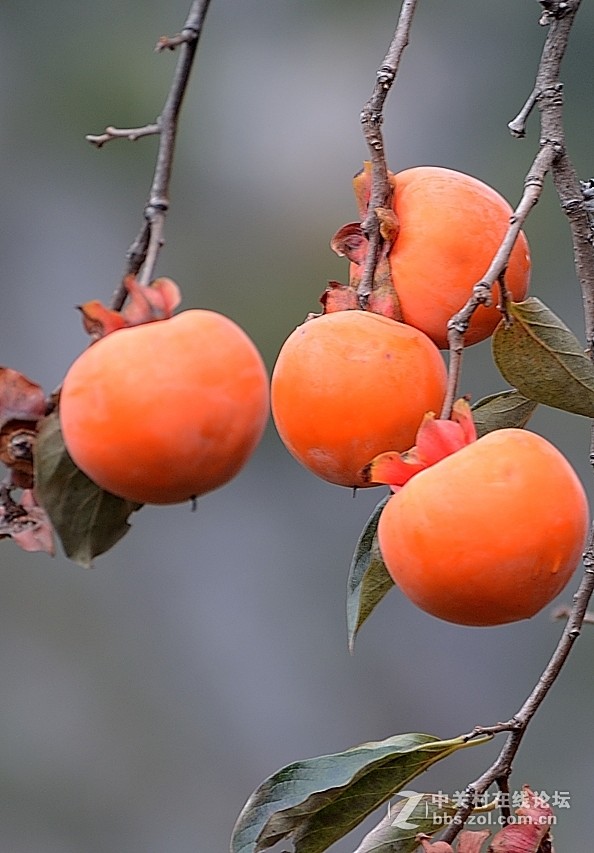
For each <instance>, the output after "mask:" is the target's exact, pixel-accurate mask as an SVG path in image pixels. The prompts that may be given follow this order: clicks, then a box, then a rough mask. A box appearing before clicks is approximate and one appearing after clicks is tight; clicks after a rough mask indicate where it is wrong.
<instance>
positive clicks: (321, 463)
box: [271, 310, 446, 487]
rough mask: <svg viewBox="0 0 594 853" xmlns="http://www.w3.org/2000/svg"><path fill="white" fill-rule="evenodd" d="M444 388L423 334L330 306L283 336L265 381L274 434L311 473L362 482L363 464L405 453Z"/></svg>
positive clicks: (435, 353)
mask: <svg viewBox="0 0 594 853" xmlns="http://www.w3.org/2000/svg"><path fill="white" fill-rule="evenodd" d="M445 388H446V369H445V364H444V361H443V358H442V356H441V353H440V352H439V350H438V349H437V347H436V346H435V345H434V344H433V343H432V342H431V341H430V340H429V338H428V337H427V336H426V335H424V334H423V333H422V332H419V331H418V330H417V329H414V328H412V326H406V325H404V324H402V323H398V322H396V321H395V320H390V319H388V318H387V317H383V316H381V315H379V314H373V313H370V312H365V311H360V310H349V311H337V312H335V313H330V314H324V315H322V316H320V317H316V318H314V319H311V320H308V321H307V322H305V323H303V325H301V326H299V327H298V328H297V329H295V331H293V332H292V334H291V335H290V336H289V337H288V338H287V340H286V341H285V343H284V345H283V346H282V348H281V350H280V353H279V355H278V358H277V361H276V364H275V367H274V370H273V373H272V380H271V405H272V414H273V418H274V422H275V424H276V428H277V431H278V433H279V435H280V437H281V439H282V441H283V442H284V444H285V446H286V447H287V449H288V450H289V452H290V453H291V454H292V455H293V456H294V457H295V458H296V459H297V460H298V461H299V462H300V463H301V464H302V465H304V466H305V467H306V468H307V469H309V470H310V471H312V472H313V473H314V474H316V475H317V476H318V477H321V478H322V479H324V480H327V481H328V482H330V483H335V484H336V485H341V486H350V487H358V486H364V485H369V484H368V483H365V482H364V481H363V480H362V478H361V476H360V474H359V471H360V469H361V467H362V466H363V465H364V463H365V462H367V461H369V459H370V458H371V457H372V456H374V455H376V454H378V453H381V452H382V451H384V450H387V449H391V448H393V447H395V448H397V449H400V450H405V449H407V448H408V447H410V446H411V445H412V444H413V443H414V438H415V435H416V432H417V429H418V427H419V424H420V422H421V420H422V418H423V415H424V413H425V412H426V411H427V410H428V409H433V410H435V411H439V410H440V408H441V405H442V402H443V399H444V395H445Z"/></svg>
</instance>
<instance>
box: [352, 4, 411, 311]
mask: <svg viewBox="0 0 594 853" xmlns="http://www.w3.org/2000/svg"><path fill="white" fill-rule="evenodd" d="M417 3H418V0H402V6H401V9H400V15H399V18H398V23H397V25H396V30H395V32H394V36H393V38H392V42H391V44H390V47H389V49H388V52H387V54H386V56H385V57H384V61H383V62H382V64H381V65H380V67H379V68H378V70H377V73H376V81H375V86H374V88H373V92H372V94H371V97H370V99H369V100H368V101H367V103H366V104H365V106H364V107H363V109H362V111H361V125H362V127H363V136H364V137H365V142H366V143H367V147H368V149H369V159H370V161H371V195H370V198H369V206H368V211H367V216H366V217H365V219H364V221H363V223H362V228H363V232H364V234H365V236H366V237H367V239H368V240H369V248H368V250H367V257H366V259H365V268H364V270H363V275H362V276H361V281H360V282H359V286H358V288H357V295H358V298H359V304H360V306H361V308H365V307H366V306H367V302H368V300H369V297H370V295H371V291H372V290H373V279H374V275H375V269H376V267H377V263H378V259H379V256H380V252H381V248H382V243H383V239H382V236H381V234H380V222H379V219H378V217H377V214H376V210H377V208H378V207H389V206H390V193H391V189H390V184H389V181H388V167H387V164H386V155H385V151H384V139H383V135H382V131H381V126H382V122H383V120H384V116H383V109H384V104H385V101H386V98H387V96H388V92H389V91H390V89H391V88H392V85H393V83H394V80H395V79H396V74H397V72H398V68H399V66H400V60H401V58H402V54H403V52H404V48H405V47H406V46H407V44H408V40H409V34H410V28H411V25H412V19H413V15H414V13H415V9H416V6H417Z"/></svg>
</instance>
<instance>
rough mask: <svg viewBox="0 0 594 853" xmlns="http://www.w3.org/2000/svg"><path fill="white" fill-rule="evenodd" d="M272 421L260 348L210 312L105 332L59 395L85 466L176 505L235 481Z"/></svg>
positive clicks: (70, 444) (106, 481) (114, 485)
mask: <svg viewBox="0 0 594 853" xmlns="http://www.w3.org/2000/svg"><path fill="white" fill-rule="evenodd" d="M267 418H268V378H267V373H266V369H265V367H264V364H263V361H262V358H261V356H260V354H259V352H258V350H257V349H256V347H255V345H254V344H253V342H252V341H251V339H250V338H249V337H248V336H247V334H246V333H245V332H244V331H243V330H242V329H241V328H240V327H239V326H238V325H236V323H234V322H233V321H232V320H230V319H229V318H228V317H224V316H223V315H221V314H218V313H216V312H214V311H206V310H189V311H183V312H181V313H180V314H178V315H176V316H174V317H172V318H170V319H165V320H158V321H156V322H152V323H146V324H143V325H138V326H134V327H130V328H123V329H119V330H117V331H114V332H112V333H111V334H108V335H107V336H106V337H104V338H101V340H99V341H97V342H96V343H94V344H92V346H90V347H89V348H88V349H87V350H85V351H84V352H83V353H82V354H81V355H80V356H79V357H78V358H77V359H76V361H75V362H74V363H73V364H72V366H71V367H70V369H69V371H68V373H67V374H66V377H65V379H64V384H63V387H62V392H61V395H60V421H61V427H62V432H63V437H64V443H65V445H66V448H67V450H68V452H69V453H70V455H71V456H72V458H73V460H74V462H75V463H76V465H77V466H78V467H79V468H80V469H81V470H82V471H84V473H85V474H87V475H88V476H89V477H90V478H91V479H92V480H94V481H95V482H96V483H97V484H98V485H99V486H100V487H102V488H103V489H105V490H107V491H109V492H112V493H113V494H116V495H119V496H120V497H123V498H127V499H129V500H133V501H138V502H140V503H155V504H167V503H177V502H179V501H184V500H187V499H189V498H193V497H197V496H199V495H202V494H204V493H205V492H210V491H212V490H213V489H216V488H218V487H219V486H222V485H223V484H225V483H227V482H228V481H229V480H231V479H232V477H234V476H235V475H236V474H237V473H238V471H239V470H240V468H241V467H242V466H243V465H244V463H245V462H246V461H247V459H248V457H249V456H250V455H251V453H252V451H253V450H254V448H255V447H256V445H257V443H258V442H259V440H260V438H261V436H262V433H263V431H264V427H265V424H266V421H267Z"/></svg>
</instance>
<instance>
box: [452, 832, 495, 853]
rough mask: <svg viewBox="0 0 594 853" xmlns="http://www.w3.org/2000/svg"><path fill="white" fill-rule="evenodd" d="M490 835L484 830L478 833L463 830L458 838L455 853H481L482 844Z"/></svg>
mask: <svg viewBox="0 0 594 853" xmlns="http://www.w3.org/2000/svg"><path fill="white" fill-rule="evenodd" d="M490 834H491V833H490V832H489V831H488V830H486V829H482V830H480V831H479V832H475V831H474V830H471V829H463V830H462V832H461V833H460V835H459V836H458V848H457V851H456V853H481V849H482V846H483V842H484V841H486V840H487V838H488V837H489V835H490Z"/></svg>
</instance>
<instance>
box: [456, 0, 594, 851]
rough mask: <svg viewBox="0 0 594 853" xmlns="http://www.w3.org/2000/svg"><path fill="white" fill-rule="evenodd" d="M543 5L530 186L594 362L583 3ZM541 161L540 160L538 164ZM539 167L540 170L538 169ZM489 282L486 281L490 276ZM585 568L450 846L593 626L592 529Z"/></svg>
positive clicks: (502, 775)
mask: <svg viewBox="0 0 594 853" xmlns="http://www.w3.org/2000/svg"><path fill="white" fill-rule="evenodd" d="M543 5H545V9H546V12H545V14H546V23H549V22H550V21H551V20H552V23H551V28H550V30H549V33H548V35H547V39H546V41H545V45H544V47H543V52H542V56H541V61H540V64H539V69H538V74H537V80H536V86H535V93H536V94H534V93H533V95H534V98H535V103H536V104H537V105H538V108H539V110H540V113H541V134H540V135H541V139H542V142H541V149H540V151H539V154H538V156H537V158H536V159H535V161H534V164H533V168H532V170H531V173H534V180H533V181H531V183H532V185H533V186H534V187H535V192H537V193H538V194H540V189H539V187H540V186H541V185H542V177H544V174H546V172H547V171H548V170H549V169H550V170H551V172H552V176H553V181H554V183H555V187H556V189H557V193H558V195H559V199H560V202H561V206H562V207H563V209H564V211H565V213H566V214H567V216H568V219H569V223H570V228H571V232H572V238H573V246H574V258H575V265H576V270H577V273H578V277H579V279H580V284H581V287H582V294H583V300H584V311H585V316H586V329H587V336H588V343H589V346H590V354H591V357H594V356H593V355H592V348H593V347H592V344H593V334H594V332H593V330H594V245H593V244H592V239H591V238H592V232H591V226H590V220H589V211H588V201H587V199H586V198H584V192H583V190H584V186H583V185H582V184H580V182H579V180H578V178H577V175H576V173H575V170H574V168H573V165H572V164H571V162H570V160H569V158H568V156H567V153H566V149H565V138H564V129H563V114H562V111H563V101H562V94H561V93H562V86H561V84H560V83H559V70H560V66H561V61H562V59H563V56H564V53H565V50H566V48H567V43H568V38H569V32H570V30H571V27H572V25H573V22H574V19H575V15H576V13H577V10H578V8H579V5H580V0H573V2H572V0H567V2H557V0H546V4H545V3H543ZM542 20H543V19H541V21H542ZM532 97H533V96H531V98H532ZM539 158H541V159H540V162H539ZM537 164H538V165H539V168H536V166H537ZM529 177H530V176H529ZM526 183H527V187H526V190H528V189H529V181H528V179H527V181H526ZM526 195H527V194H526V191H525V193H524V196H523V197H522V202H520V206H519V207H522V206H523V203H524V201H526V206H527V207H528V208H529V207H531V206H532V205H531V204H530V197H526ZM532 203H534V202H532ZM526 213H527V210H526ZM513 224H514V223H512V225H513ZM507 236H510V232H508V235H507ZM507 236H506V240H507ZM504 243H505V240H504ZM498 255H501V257H500V259H499V260H500V261H502V260H503V255H504V252H503V244H502V248H501V250H500V252H498ZM494 266H496V259H494V261H493V264H492V265H491V270H492V269H493V267H494ZM485 278H486V279H487V276H485ZM463 310H464V309H463ZM469 310H470V309H469ZM591 457H592V458H594V431H593V433H592V453H591ZM584 569H585V570H584V574H583V576H582V579H581V582H580V585H579V587H578V590H577V592H576V594H575V596H574V599H573V604H572V606H571V608H570V609H569V611H568V612H567V623H566V625H565V628H564V631H563V634H562V636H561V638H560V639H559V642H558V644H557V646H556V648H555V651H554V652H553V654H552V656H551V658H550V660H549V662H548V663H547V665H546V666H545V668H544V670H543V672H542V674H541V676H540V678H539V680H538V682H537V683H536V685H535V686H534V688H533V689H532V691H531V692H530V694H529V696H528V697H527V699H526V701H525V702H524V704H523V705H522V706H521V708H520V709H519V710H518V712H517V713H516V714H515V715H514V717H513V719H512V720H511V721H510V723H507V724H501V723H498V724H497V725H496V726H492V727H490V728H487V729H484V728H483V727H477V728H476V729H475V730H474V731H473V732H472V733H471V735H470V736H471V737H472V736H475V733H476V734H480V733H482V732H485V731H486V732H490V733H497V732H499V731H508V732H509V734H508V737H507V739H506V741H505V744H504V746H503V748H502V750H501V752H500V753H499V755H498V756H497V758H496V759H495V761H494V762H493V764H492V765H491V766H490V767H489V768H488V769H487V770H486V771H485V772H484V773H483V774H482V775H481V776H479V777H478V778H477V779H476V780H475V781H474V782H472V783H471V784H470V785H469V786H468V787H467V788H466V791H465V797H464V804H463V807H462V808H460V809H459V811H458V812H457V814H456V817H455V819H454V821H453V822H452V824H451V825H450V826H449V827H448V828H447V829H446V831H445V833H444V834H443V836H442V838H443V840H444V841H448V842H451V841H453V839H454V838H455V837H456V835H457V834H458V832H459V831H460V829H461V828H462V826H463V825H464V822H465V821H466V819H467V817H468V815H469V814H470V811H471V809H472V803H473V801H474V798H475V797H476V795H477V794H482V793H484V792H485V791H486V790H487V789H488V787H489V786H490V785H492V784H493V783H495V782H497V783H501V781H502V780H507V778H508V777H509V775H510V773H511V770H512V763H513V761H514V759H515V756H516V754H517V751H518V749H519V746H520V743H521V741H522V738H523V736H524V733H525V731H526V729H527V727H528V725H529V723H530V721H531V720H532V719H533V717H534V715H535V714H536V712H537V710H538V708H539V707H540V705H541V704H542V702H543V701H544V699H545V698H546V696H547V694H548V692H549V691H550V689H551V687H552V686H553V684H554V683H555V681H556V679H557V677H558V675H559V673H560V672H561V669H562V667H563V666H564V664H565V662H566V661H567V658H568V656H569V654H570V652H571V649H572V648H573V645H574V643H575V641H576V639H577V638H578V637H579V635H580V633H581V628H582V625H583V624H584V622H585V621H586V620H587V621H590V619H591V618H592V615H591V614H589V613H588V609H587V608H588V603H589V601H590V598H591V597H592V593H593V591H594V527H593V528H592V530H591V532H590V538H589V541H588V545H587V548H586V552H585V554H584Z"/></svg>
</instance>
